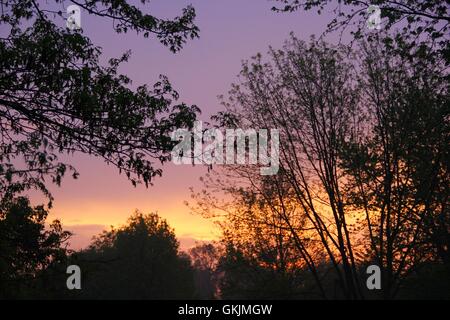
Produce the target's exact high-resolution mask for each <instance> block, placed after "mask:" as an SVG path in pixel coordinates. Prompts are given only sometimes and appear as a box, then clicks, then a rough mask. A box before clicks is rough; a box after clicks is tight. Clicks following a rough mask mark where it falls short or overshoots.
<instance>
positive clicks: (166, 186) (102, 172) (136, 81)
mask: <svg viewBox="0 0 450 320" xmlns="http://www.w3.org/2000/svg"><path fill="white" fill-rule="evenodd" d="M188 4H192V5H193V6H194V7H195V9H196V11H197V19H196V23H197V25H198V26H199V27H200V39H196V40H193V41H190V42H189V43H188V44H187V45H186V46H185V47H184V49H183V50H182V51H181V52H179V53H177V54H172V53H171V52H170V51H169V50H168V49H167V48H165V47H163V46H162V45H161V44H159V42H158V41H157V40H156V39H152V38H150V39H145V38H144V37H143V36H137V35H135V34H134V33H129V34H126V35H124V34H115V33H114V32H113V30H112V28H111V24H112V23H111V22H110V21H106V20H101V19H99V18H96V17H92V16H89V15H88V14H87V13H86V12H82V27H83V30H84V32H85V33H86V34H87V35H88V36H89V37H91V39H92V41H93V43H95V44H97V45H99V46H101V47H103V52H104V56H105V58H110V57H118V56H120V55H121V54H122V53H123V52H125V51H126V50H132V56H131V58H130V61H129V62H128V63H126V64H125V65H124V66H123V67H122V68H121V72H122V73H125V74H127V75H128V76H129V77H130V78H131V79H133V85H136V86H137V85H141V84H144V83H147V84H149V85H150V86H151V85H152V84H153V83H154V82H155V81H157V78H158V75H159V74H165V75H167V76H168V77H169V80H170V81H171V83H172V85H173V86H174V88H175V89H176V90H178V91H179V93H180V101H184V102H186V103H188V104H196V105H198V106H199V107H200V108H201V109H202V115H201V117H200V118H201V119H202V120H208V119H209V117H210V115H212V114H213V113H215V112H217V111H218V110H220V104H219V102H218V99H217V96H218V95H219V94H226V93H227V91H228V90H229V88H230V84H231V83H232V82H234V81H236V76H237V74H238V73H239V71H240V65H241V61H242V60H243V59H247V58H249V57H251V56H252V55H254V54H256V53H257V52H262V53H265V52H266V51H267V48H268V46H269V45H272V46H273V47H280V46H281V45H282V43H283V41H284V40H285V39H287V38H288V36H289V33H290V32H291V31H293V32H294V33H295V34H296V36H297V37H299V38H301V39H304V40H307V39H309V37H310V36H311V35H313V34H315V35H320V34H321V33H322V32H323V31H324V30H325V27H326V24H327V22H328V21H329V20H330V15H317V14H316V13H315V12H310V13H304V12H296V13H291V14H280V13H274V12H272V11H271V10H270V8H271V7H272V5H273V3H271V2H269V1H265V0H226V1H223V0H222V1H219V0H198V1H181V0H177V1H175V0H171V1H167V0H153V1H152V3H151V4H150V5H147V7H148V9H147V11H148V12H151V13H152V14H154V15H156V16H159V17H161V16H162V17H174V16H176V15H178V14H179V13H180V12H181V9H182V8H183V7H185V6H186V5H188ZM71 163H72V164H74V165H75V166H76V167H77V169H78V170H79V172H80V174H81V176H80V178H79V179H78V180H72V179H71V178H66V179H65V180H64V181H63V184H62V187H61V188H57V187H52V188H51V190H52V191H53V193H54V196H55V199H56V200H55V202H54V208H53V209H52V211H51V216H50V218H60V219H61V220H62V222H63V224H64V226H65V227H66V228H67V229H69V230H73V231H74V232H75V234H76V235H75V237H74V238H73V240H72V245H73V247H75V248H80V247H83V246H85V245H87V244H88V243H89V240H90V238H91V237H92V236H93V235H94V234H97V233H99V232H100V231H101V230H102V229H103V228H105V227H108V226H109V225H120V224H123V223H125V221H126V218H127V217H128V216H129V215H130V214H131V213H133V211H134V210H135V209H139V210H140V211H142V212H144V213H148V212H157V213H158V214H159V215H160V216H162V217H164V218H166V219H167V220H168V222H169V224H170V225H171V226H172V227H174V228H175V231H176V233H177V236H178V237H179V239H180V240H181V244H182V248H187V247H189V246H190V245H192V243H193V241H194V239H198V240H210V239H213V238H214V237H215V236H216V235H217V234H218V233H217V230H216V229H215V228H214V227H213V225H212V224H211V222H209V221H207V220H205V219H203V218H201V217H198V216H195V215H192V214H190V213H189V209H188V208H187V207H186V206H184V205H183V202H184V201H185V200H189V198H190V192H189V187H190V186H194V187H199V186H200V185H199V180H198V179H199V177H200V175H202V174H203V173H205V172H206V170H205V169H203V168H199V167H196V168H193V167H191V166H178V167H177V166H174V165H166V166H164V173H163V177H162V178H159V179H157V180H155V185H154V186H153V187H150V188H149V189H146V188H145V187H143V186H138V187H137V188H133V187H132V186H131V184H130V183H129V182H128V181H127V179H126V177H125V176H123V175H119V174H118V171H117V170H116V169H115V168H114V167H112V166H107V165H106V164H105V163H104V162H102V161H101V160H99V159H95V158H92V157H88V156H84V155H77V156H75V157H74V158H72V159H71Z"/></svg>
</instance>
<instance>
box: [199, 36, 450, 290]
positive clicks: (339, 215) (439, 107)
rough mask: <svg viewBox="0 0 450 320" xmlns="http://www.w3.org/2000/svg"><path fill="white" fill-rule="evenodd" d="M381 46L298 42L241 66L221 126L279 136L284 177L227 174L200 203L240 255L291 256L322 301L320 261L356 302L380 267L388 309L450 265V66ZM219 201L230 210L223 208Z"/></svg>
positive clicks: (240, 170) (211, 183)
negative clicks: (373, 267) (420, 276)
mask: <svg viewBox="0 0 450 320" xmlns="http://www.w3.org/2000/svg"><path fill="white" fill-rule="evenodd" d="M384 41H385V38H383V37H382V36H380V38H379V39H375V38H372V39H371V41H362V42H360V46H361V49H360V50H359V51H356V50H352V49H351V48H350V47H347V46H342V45H341V46H331V45H328V44H325V43H323V42H317V41H315V40H314V39H313V40H312V41H311V42H310V43H309V44H306V43H305V42H303V41H300V40H298V39H297V38H295V37H294V36H293V37H292V38H291V39H290V40H289V41H287V43H286V44H285V46H284V47H283V49H281V50H275V49H272V48H271V49H270V52H269V56H270V59H271V60H270V61H268V62H266V61H264V60H263V58H262V56H261V55H260V54H258V55H256V56H255V57H253V58H252V59H251V61H246V62H244V64H243V68H242V72H241V74H240V81H239V83H238V84H235V85H233V87H232V89H231V91H230V93H229V96H230V98H229V99H228V100H226V101H225V102H224V105H225V108H226V110H227V112H222V113H220V114H219V115H217V116H216V119H217V120H218V123H219V125H221V124H223V123H226V122H228V123H229V121H230V119H234V120H235V123H234V125H235V126H237V127H240V128H256V129H259V128H278V129H279V130H280V139H281V143H280V150H279V152H280V171H279V173H278V175H277V176H273V177H270V176H268V177H264V176H260V175H259V174H258V170H257V169H258V168H257V166H227V167H224V168H223V170H219V171H218V172H217V173H215V174H214V175H212V176H211V179H208V180H207V182H206V188H207V189H209V190H212V191H210V192H204V193H199V194H197V195H196V196H197V199H198V200H199V201H198V205H199V208H198V209H200V210H203V212H204V213H206V215H207V214H208V213H209V212H217V211H218V210H222V212H224V216H225V222H224V221H223V220H221V222H220V223H221V225H222V226H223V227H224V231H225V238H226V239H227V238H231V239H232V240H235V242H239V241H240V242H239V243H240V244H243V245H244V248H245V250H241V249H240V248H239V247H237V249H239V251H238V252H240V253H241V254H242V252H244V253H245V252H252V250H254V248H264V246H267V247H268V248H267V249H270V248H272V249H273V252H278V254H276V255H274V256H276V257H280V254H281V253H282V251H281V250H279V248H281V247H283V248H284V249H287V248H289V246H290V247H291V248H294V250H295V252H296V258H297V259H301V260H302V263H303V265H304V266H306V267H307V268H308V269H309V270H310V271H312V274H313V275H315V281H316V285H317V287H318V288H321V290H320V291H321V293H322V295H323V296H327V295H328V293H327V290H326V289H325V288H323V280H322V277H321V275H320V274H319V272H318V270H319V265H320V264H321V263H322V262H323V261H324V260H323V257H325V258H326V260H325V261H327V263H329V264H330V265H331V267H332V269H333V272H334V275H335V277H336V281H337V283H338V284H339V287H340V289H339V290H340V291H341V292H342V293H343V297H345V298H348V299H357V298H363V297H364V296H366V294H367V293H366V292H365V291H366V290H365V282H364V280H363V278H362V277H361V275H362V272H361V267H362V266H364V265H367V264H371V263H377V264H378V265H379V266H380V267H381V270H382V279H383V286H382V288H383V294H384V298H386V299H390V298H392V297H395V295H396V294H397V293H398V290H399V288H400V286H401V284H402V282H403V280H404V279H405V278H407V276H408V274H409V273H411V272H414V270H415V269H416V268H417V267H419V266H421V265H423V264H424V263H426V262H435V261H442V260H445V259H444V258H442V257H446V256H447V254H448V249H445V248H443V247H442V246H441V245H439V243H441V244H442V243H448V240H447V239H448V209H447V206H446V203H447V201H448V186H447V185H448V183H447V181H448V180H449V171H448V164H447V162H446V160H444V159H447V155H448V143H446V141H447V140H448V139H447V138H446V132H448V123H447V122H448V121H447V120H448V119H447V117H448V88H447V86H446V84H445V81H442V80H443V79H445V77H446V74H445V68H443V66H444V65H445V62H444V61H442V59H436V57H435V56H434V52H433V51H432V50H428V51H427V50H423V51H422V53H421V55H415V56H411V55H408V54H403V52H404V51H403V50H409V46H408V45H407V46H406V48H405V47H403V45H404V43H403V42H402V41H399V42H396V43H392V44H390V45H389V46H385V45H383V44H384ZM430 55H431V57H430ZM213 190H217V191H219V192H225V193H226V194H228V195H230V196H231V199H232V200H231V201H229V202H228V203H227V202H226V203H219V202H217V201H215V199H214V197H213V196H212V195H211V192H213ZM274 217H275V219H274ZM222 219H223V218H222ZM274 230H277V231H276V232H275V231H274ZM445 230H447V231H445ZM277 235H282V236H283V237H280V236H278V237H277ZM288 235H290V241H289V242H288V243H287V244H288V246H287V247H286V246H281V245H280V244H281V243H284V244H286V242H285V241H280V240H281V239H284V237H287V236H288ZM432 235H434V236H432ZM433 238H435V239H436V240H437V239H440V240H437V242H435V240H433ZM241 239H244V240H245V241H242V240H241ZM261 239H264V240H263V241H261ZM287 239H289V237H287ZM269 240H271V241H269ZM267 249H266V250H258V251H256V252H258V253H259V252H266V253H270V250H267ZM248 257H249V258H250V259H254V257H255V254H253V255H251V254H249V255H248ZM294 257H295V255H294ZM278 259H279V258H278ZM250 261H251V260H250ZM257 261H258V262H259V263H260V264H263V263H264V262H265V260H264V259H261V258H259V259H258V260H257Z"/></svg>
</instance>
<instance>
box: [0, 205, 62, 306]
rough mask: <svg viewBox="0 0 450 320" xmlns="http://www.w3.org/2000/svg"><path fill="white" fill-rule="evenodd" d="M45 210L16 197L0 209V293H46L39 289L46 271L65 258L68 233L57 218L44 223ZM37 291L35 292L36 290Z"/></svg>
mask: <svg viewBox="0 0 450 320" xmlns="http://www.w3.org/2000/svg"><path fill="white" fill-rule="evenodd" d="M47 215H48V212H47V211H46V210H45V209H44V207H43V206H37V207H34V208H33V207H31V206H30V202H29V200H28V199H27V198H24V197H19V198H15V199H13V200H12V201H10V202H8V203H4V204H3V205H2V207H1V209H0V297H1V298H2V299H5V298H6V299H11V298H15V299H17V298H32V297H36V296H40V298H43V297H45V295H46V292H45V290H42V291H39V288H42V287H39V286H40V285H41V284H42V281H43V278H45V277H46V274H45V272H46V271H47V270H49V269H51V268H54V267H55V266H57V265H59V264H61V263H64V262H65V261H66V251H67V250H66V249H65V248H64V247H63V245H64V244H65V242H66V241H67V240H68V238H69V237H70V233H69V232H67V231H63V230H62V227H61V224H60V222H59V221H58V220H55V221H53V222H52V223H51V224H50V225H49V227H46V225H45V221H46V218H47ZM36 292H38V294H36Z"/></svg>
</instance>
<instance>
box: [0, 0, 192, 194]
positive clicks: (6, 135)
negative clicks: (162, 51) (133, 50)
mask: <svg viewBox="0 0 450 320" xmlns="http://www.w3.org/2000/svg"><path fill="white" fill-rule="evenodd" d="M67 2H69V1H59V0H58V1H54V4H53V5H50V4H47V6H46V5H45V4H43V3H38V2H36V1H34V0H21V1H19V0H2V1H1V3H0V4H1V10H2V15H1V17H0V26H1V27H2V30H4V31H5V32H4V34H5V35H4V36H3V37H2V38H1V39H0V57H1V58H0V70H1V73H0V131H1V150H0V192H1V195H2V197H9V198H11V197H13V195H14V194H15V193H17V192H22V191H24V190H27V189H30V188H36V189H39V190H41V191H42V192H44V193H45V194H46V195H47V196H48V197H49V198H50V200H51V199H52V198H51V195H50V194H49V192H48V190H47V188H46V185H45V181H44V179H45V178H46V177H51V179H52V181H53V182H55V183H57V184H58V185H59V184H60V182H61V179H62V177H63V176H64V174H65V173H66V172H67V171H70V172H71V173H72V175H73V176H74V177H76V176H77V175H78V173H77V172H76V170H75V168H73V167H72V166H70V165H68V164H66V163H63V162H60V161H59V159H58V156H59V155H60V154H62V153H74V152H82V153H86V154H91V155H94V156H97V157H100V158H102V159H104V160H105V162H107V163H110V164H113V165H114V166H116V167H117V168H118V169H119V171H120V172H125V174H126V176H127V177H128V178H129V179H130V180H131V182H132V183H133V184H134V185H136V184H137V183H140V182H143V183H145V184H146V185H148V184H150V183H151V182H152V179H153V178H154V177H155V176H158V175H161V169H160V168H156V167H155V162H159V163H164V162H166V161H167V160H168V159H169V151H170V150H171V148H172V146H173V142H172V141H171V140H170V137H169V134H170V132H172V131H173V130H174V129H175V128H179V127H190V126H191V125H192V122H193V121H194V120H195V117H196V113H197V112H198V111H199V109H198V108H197V107H196V106H187V105H185V104H183V103H181V104H173V100H176V99H178V94H177V92H176V91H174V90H173V88H172V87H171V85H170V83H169V82H168V80H167V78H165V77H161V81H159V82H157V83H156V84H155V85H154V87H153V88H152V89H149V88H148V87H147V86H146V85H143V86H139V87H137V89H135V90H132V89H131V88H130V85H131V79H130V78H128V77H127V76H125V75H122V74H119V73H118V71H117V68H118V67H119V64H120V63H122V62H124V61H126V60H127V59H128V57H129V55H130V53H129V52H127V53H125V54H124V55H123V56H122V57H121V58H117V59H111V60H110V61H109V65H107V66H104V65H102V64H101V63H100V57H101V49H100V48H99V47H97V46H95V45H94V44H92V43H91V41H90V39H89V38H88V37H86V36H85V35H83V33H82V31H81V30H78V31H71V30H69V29H67V28H63V27H61V26H65V21H64V20H63V13H62V11H61V9H62V8H63V7H64V5H65V4H67ZM70 2H71V3H74V4H76V5H78V6H79V7H81V8H82V10H84V11H83V12H86V13H88V14H92V15H95V16H97V17H98V18H102V19H106V20H110V21H113V22H114V30H115V31H116V32H118V33H121V32H124V33H125V32H127V31H129V30H133V31H136V32H137V33H142V34H143V35H144V37H148V36H149V35H151V34H154V35H155V36H156V37H157V38H158V39H159V41H160V42H161V43H162V44H163V45H165V46H168V47H169V48H170V50H171V51H173V52H176V51H178V50H180V49H181V47H182V46H183V44H184V43H185V41H186V40H188V39H193V38H196V37H198V31H199V30H198V28H197V27H196V26H195V25H194V19H195V11H194V9H193V8H192V7H190V6H189V7H187V8H185V9H184V10H183V14H182V16H180V17H177V18H175V19H174V20H163V19H159V18H157V17H154V16H152V15H149V14H146V13H145V12H143V11H141V10H140V9H138V8H137V7H135V6H132V5H130V4H128V3H127V1H84V0H80V1H70ZM142 2H143V3H146V2H148V1H142ZM55 8H61V9H55Z"/></svg>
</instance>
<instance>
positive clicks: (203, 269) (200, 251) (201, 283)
mask: <svg viewBox="0 0 450 320" xmlns="http://www.w3.org/2000/svg"><path fill="white" fill-rule="evenodd" d="M220 252H221V248H220V246H219V245H218V244H216V243H203V244H200V243H197V244H196V246H195V247H193V248H191V249H189V257H190V259H191V261H192V267H193V268H194V273H195V283H196V285H195V287H196V291H197V292H196V298H199V299H214V298H217V297H218V294H219V292H218V283H217V282H218V278H219V274H218V270H217V265H218V263H219V258H220Z"/></svg>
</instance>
